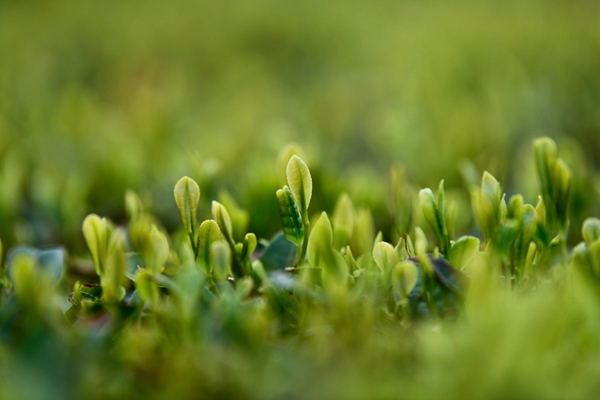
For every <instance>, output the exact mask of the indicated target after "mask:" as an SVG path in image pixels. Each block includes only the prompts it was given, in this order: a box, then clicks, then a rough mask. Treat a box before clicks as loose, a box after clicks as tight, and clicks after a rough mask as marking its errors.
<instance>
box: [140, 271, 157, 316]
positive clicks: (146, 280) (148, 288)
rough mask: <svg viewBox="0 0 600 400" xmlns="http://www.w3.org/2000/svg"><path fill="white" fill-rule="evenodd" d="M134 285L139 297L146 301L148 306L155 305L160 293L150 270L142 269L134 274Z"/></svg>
mask: <svg viewBox="0 0 600 400" xmlns="http://www.w3.org/2000/svg"><path fill="white" fill-rule="evenodd" d="M135 287H136V290H137V293H138V294H139V296H140V298H141V299H142V300H143V301H144V302H146V303H148V305H150V307H156V306H157V305H158V301H159V299H160V293H159V290H158V285H157V284H156V279H155V278H154V274H153V273H152V272H151V271H148V270H145V269H142V270H139V271H138V272H137V273H136V274H135Z"/></svg>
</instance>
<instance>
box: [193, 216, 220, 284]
mask: <svg viewBox="0 0 600 400" xmlns="http://www.w3.org/2000/svg"><path fill="white" fill-rule="evenodd" d="M220 240H221V230H220V229H219V225H218V224H217V222H216V221H215V220H213V219H208V220H206V221H204V222H202V224H200V229H199V230H198V261H199V262H200V264H202V266H203V267H204V270H205V272H207V273H209V272H210V271H212V268H213V260H212V255H211V250H210V249H211V246H212V244H213V243H215V242H218V241H220Z"/></svg>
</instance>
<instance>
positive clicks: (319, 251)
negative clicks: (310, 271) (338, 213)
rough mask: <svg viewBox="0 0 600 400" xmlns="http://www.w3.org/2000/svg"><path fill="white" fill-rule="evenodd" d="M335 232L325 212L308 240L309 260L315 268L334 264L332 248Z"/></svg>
mask: <svg viewBox="0 0 600 400" xmlns="http://www.w3.org/2000/svg"><path fill="white" fill-rule="evenodd" d="M332 241H333V232H332V230H331V223H330V222H329V218H328V217H327V213H325V212H323V213H322V214H321V216H320V217H319V219H318V220H317V222H316V223H315V225H314V227H313V228H312V231H311V232H310V237H309V238H308V260H309V262H310V264H311V265H312V266H313V267H321V268H322V267H323V266H324V265H325V264H327V263H331V262H333V257H332V256H331V252H332V251H333V249H332V248H331V246H332Z"/></svg>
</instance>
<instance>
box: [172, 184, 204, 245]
mask: <svg viewBox="0 0 600 400" xmlns="http://www.w3.org/2000/svg"><path fill="white" fill-rule="evenodd" d="M174 194H175V202H176V203H177V208H179V212H180V214H181V221H182V222H183V226H184V227H185V230H186V232H187V233H188V235H190V236H193V235H194V233H195V231H196V218H197V214H198V203H199V202H200V187H199V186H198V184H197V183H196V181H194V180H193V179H192V178H189V177H187V176H184V177H183V178H181V179H180V180H179V181H178V182H177V184H176V185H175V189H174Z"/></svg>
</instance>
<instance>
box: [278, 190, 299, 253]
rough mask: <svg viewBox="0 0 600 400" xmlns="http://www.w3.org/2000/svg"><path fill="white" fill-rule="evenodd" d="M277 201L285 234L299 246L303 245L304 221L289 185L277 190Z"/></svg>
mask: <svg viewBox="0 0 600 400" xmlns="http://www.w3.org/2000/svg"><path fill="white" fill-rule="evenodd" d="M277 202H278V203H279V216H280V217H281V225H282V226H283V234H284V235H285V237H286V239H287V240H289V241H290V242H292V243H294V244H295V245H296V246H297V247H300V246H302V242H303V241H304V234H305V232H304V222H303V221H302V215H301V214H300V210H299V209H298V205H297V204H296V202H295V201H294V196H293V194H292V192H291V190H290V188H289V186H287V185H286V186H284V187H283V189H279V190H278V191H277Z"/></svg>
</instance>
